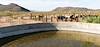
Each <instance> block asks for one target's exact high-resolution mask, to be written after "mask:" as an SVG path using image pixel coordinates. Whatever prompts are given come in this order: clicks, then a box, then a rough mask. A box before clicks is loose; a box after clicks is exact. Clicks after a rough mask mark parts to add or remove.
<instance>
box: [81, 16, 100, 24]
mask: <svg viewBox="0 0 100 47" xmlns="http://www.w3.org/2000/svg"><path fill="white" fill-rule="evenodd" d="M83 22H87V23H100V16H89V17H86V18H85V19H83Z"/></svg>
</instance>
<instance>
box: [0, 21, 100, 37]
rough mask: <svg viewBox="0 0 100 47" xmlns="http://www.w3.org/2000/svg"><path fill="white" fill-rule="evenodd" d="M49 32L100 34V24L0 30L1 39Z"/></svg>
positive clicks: (41, 24) (55, 25)
mask: <svg viewBox="0 0 100 47" xmlns="http://www.w3.org/2000/svg"><path fill="white" fill-rule="evenodd" d="M48 30H74V31H80V32H89V33H96V34H100V24H90V23H75V22H66V23H37V24H26V25H16V26H9V27H2V28H0V38H3V37H8V36H13V35H19V34H24V33H31V32H40V31H48Z"/></svg>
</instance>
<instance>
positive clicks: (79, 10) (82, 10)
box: [52, 7, 100, 14]
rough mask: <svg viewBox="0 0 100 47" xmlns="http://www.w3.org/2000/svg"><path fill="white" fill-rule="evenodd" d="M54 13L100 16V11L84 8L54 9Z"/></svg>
mask: <svg viewBox="0 0 100 47" xmlns="http://www.w3.org/2000/svg"><path fill="white" fill-rule="evenodd" d="M52 12H55V13H71V14H73V13H77V14H99V13H100V10H99V9H88V8H82V7H58V8H56V9H54V10H53V11H52Z"/></svg>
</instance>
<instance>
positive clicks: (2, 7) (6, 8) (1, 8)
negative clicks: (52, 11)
mask: <svg viewBox="0 0 100 47" xmlns="http://www.w3.org/2000/svg"><path fill="white" fill-rule="evenodd" d="M0 11H15V12H19V11H24V12H30V10H28V9H26V8H24V7H21V6H19V5H17V4H14V3H11V4H8V5H2V4H0Z"/></svg>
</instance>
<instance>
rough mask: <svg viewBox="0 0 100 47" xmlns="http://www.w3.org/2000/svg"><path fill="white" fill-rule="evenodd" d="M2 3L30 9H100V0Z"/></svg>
mask: <svg viewBox="0 0 100 47" xmlns="http://www.w3.org/2000/svg"><path fill="white" fill-rule="evenodd" d="M0 3H1V4H5V5H6V4H9V3H16V4H18V5H20V6H23V7H25V8H27V9H29V10H36V11H49V10H52V9H55V8H56V7H86V8H91V9H100V6H99V5H100V0H0Z"/></svg>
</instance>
